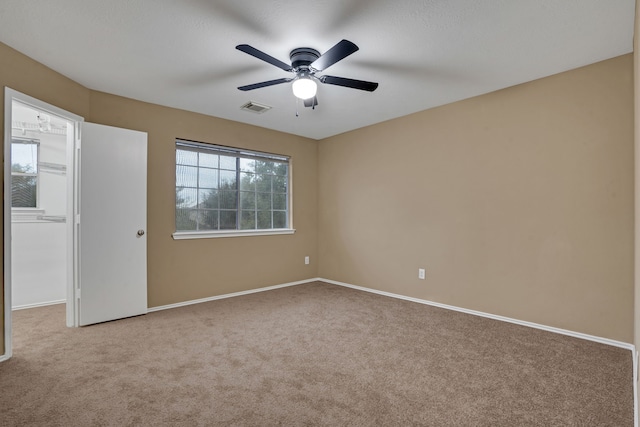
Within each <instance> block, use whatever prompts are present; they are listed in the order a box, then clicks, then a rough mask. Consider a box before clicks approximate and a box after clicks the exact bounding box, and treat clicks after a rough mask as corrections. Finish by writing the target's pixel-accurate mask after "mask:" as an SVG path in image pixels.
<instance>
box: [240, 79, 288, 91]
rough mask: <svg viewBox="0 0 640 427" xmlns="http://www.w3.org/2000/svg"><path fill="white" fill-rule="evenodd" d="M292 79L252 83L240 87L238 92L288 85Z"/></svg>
mask: <svg viewBox="0 0 640 427" xmlns="http://www.w3.org/2000/svg"><path fill="white" fill-rule="evenodd" d="M291 80H293V79H275V80H269V81H266V82H260V83H254V84H252V85H246V86H240V87H239V88H238V89H240V90H244V91H247V90H253V89H260V88H261V87H267V86H273V85H279V84H281V83H288V82H290V81H291Z"/></svg>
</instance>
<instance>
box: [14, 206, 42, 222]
mask: <svg viewBox="0 0 640 427" xmlns="http://www.w3.org/2000/svg"><path fill="white" fill-rule="evenodd" d="M44 213H45V211H44V209H40V208H11V222H34V221H37V220H38V217H39V216H42V215H44Z"/></svg>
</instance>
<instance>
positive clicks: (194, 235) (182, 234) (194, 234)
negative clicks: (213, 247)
mask: <svg viewBox="0 0 640 427" xmlns="http://www.w3.org/2000/svg"><path fill="white" fill-rule="evenodd" d="M295 232H296V230H295V228H279V229H276V230H224V231H176V232H175V233H173V234H172V236H173V240H187V239H216V238H219V237H249V236H277V235H281V234H293V233H295Z"/></svg>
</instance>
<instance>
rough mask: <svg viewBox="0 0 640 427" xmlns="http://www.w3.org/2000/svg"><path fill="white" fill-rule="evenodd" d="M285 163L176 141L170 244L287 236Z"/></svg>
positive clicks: (262, 155) (271, 156) (284, 158)
mask: <svg viewBox="0 0 640 427" xmlns="http://www.w3.org/2000/svg"><path fill="white" fill-rule="evenodd" d="M289 204H290V195H289V157H287V156H281V155H276V154H268V153H261V152H257V151H248V150H242V149H236V148H230V147H224V146H219V145H210V144H203V143H198V142H192V141H185V140H177V141H176V233H175V234H174V238H199V237H227V236H237V235H255V234H286V233H290V232H293V230H291V228H290V227H291V226H290V210H289Z"/></svg>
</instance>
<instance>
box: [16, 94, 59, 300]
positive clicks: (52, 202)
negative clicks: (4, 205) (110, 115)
mask: <svg viewBox="0 0 640 427" xmlns="http://www.w3.org/2000/svg"><path fill="white" fill-rule="evenodd" d="M11 110H12V111H11V112H12V123H11V147H10V148H11V236H12V239H11V254H12V257H11V272H12V273H11V295H12V298H11V299H12V304H11V305H12V307H11V308H12V310H19V309H25V308H32V307H38V306H44V305H52V304H61V303H65V302H66V298H67V288H66V287H67V263H68V262H69V260H68V259H67V255H68V254H67V245H68V242H67V237H68V236H67V229H66V221H67V216H68V213H67V168H68V165H67V163H66V162H67V138H66V136H67V122H66V120H64V119H63V118H61V117H59V116H57V115H50V114H47V113H45V112H43V111H40V110H38V109H36V108H34V107H31V106H29V105H26V104H23V103H21V102H19V101H16V100H14V101H13V102H12V108H11Z"/></svg>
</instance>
